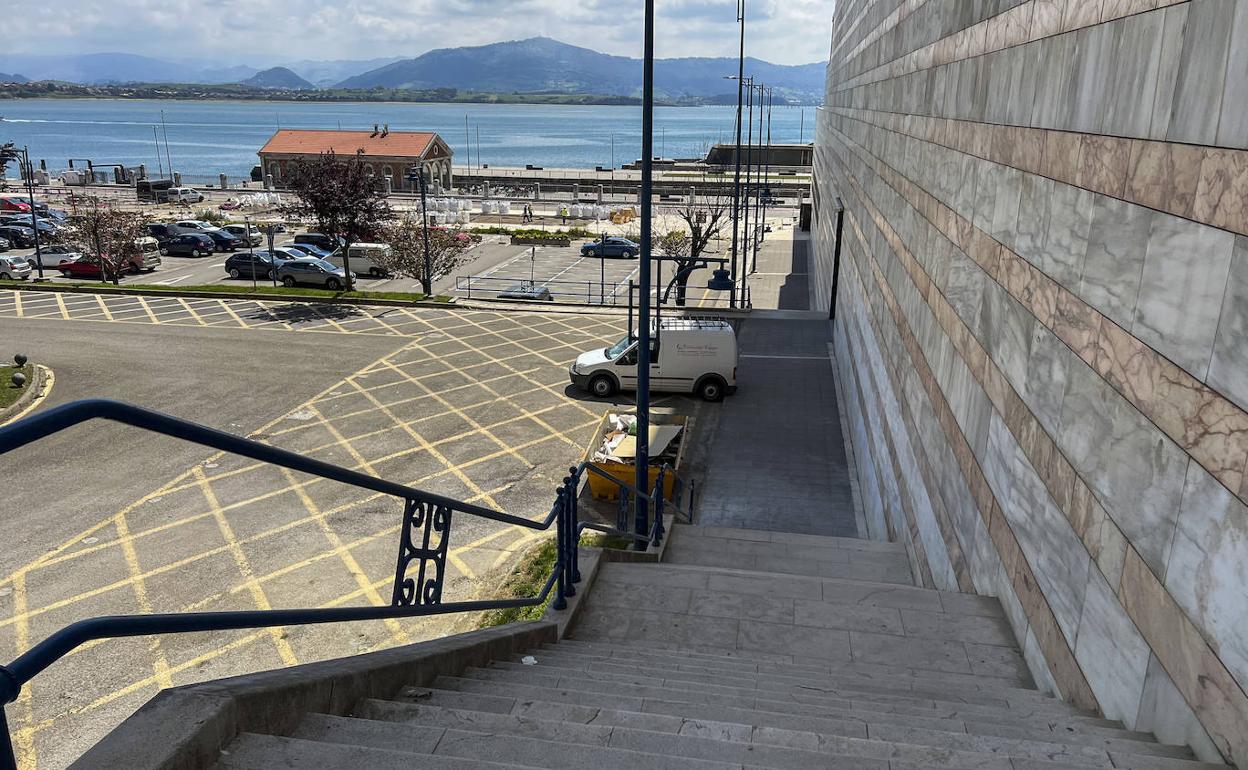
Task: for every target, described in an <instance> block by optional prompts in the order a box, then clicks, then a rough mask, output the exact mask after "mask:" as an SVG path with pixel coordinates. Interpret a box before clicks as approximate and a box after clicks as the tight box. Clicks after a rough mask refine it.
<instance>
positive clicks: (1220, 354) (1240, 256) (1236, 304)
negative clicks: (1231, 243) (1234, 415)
mask: <svg viewBox="0 0 1248 770" xmlns="http://www.w3.org/2000/svg"><path fill="white" fill-rule="evenodd" d="M1245 341H1248V236H1243V235H1241V236H1238V237H1236V238H1235V248H1234V249H1233V251H1232V252H1231V268H1230V278H1229V279H1228V280H1227V283H1226V296H1225V297H1223V298H1222V312H1221V315H1220V316H1219V319H1218V334H1217V337H1216V338H1215V339H1214V343H1213V359H1212V360H1211V361H1210V362H1209V377H1208V379H1207V382H1208V383H1209V385H1210V386H1211V387H1213V388H1214V389H1216V390H1217V391H1219V392H1220V393H1221V394H1222V395H1224V396H1226V397H1227V398H1229V399H1230V400H1231V401H1233V402H1235V403H1236V404H1238V405H1239V407H1240V408H1241V409H1245V410H1248V344H1245Z"/></svg>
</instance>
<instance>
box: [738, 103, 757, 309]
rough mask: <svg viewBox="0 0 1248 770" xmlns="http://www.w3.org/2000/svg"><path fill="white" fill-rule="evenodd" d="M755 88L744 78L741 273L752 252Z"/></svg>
mask: <svg viewBox="0 0 1248 770" xmlns="http://www.w3.org/2000/svg"><path fill="white" fill-rule="evenodd" d="M755 88H757V86H756V85H755V84H754V78H746V84H745V100H746V110H747V118H746V126H747V129H746V138H745V188H744V190H745V199H744V200H743V201H742V210H743V219H744V222H743V224H742V225H741V237H742V239H743V245H744V246H745V249H744V251H743V253H742V255H741V272H742V273H746V272H748V267H749V264H748V262H749V259H748V257H749V256H750V254H752V253H753V251H754V248H753V243H754V237H753V231H752V230H750V205H751V204H750V184H751V181H752V178H753V176H754V174H753V169H754V89H755ZM739 283H740V284H741V287H742V291H743V293H742V295H741V304H743V305H744V304H745V294H744V288H745V280H744V279H741V280H739Z"/></svg>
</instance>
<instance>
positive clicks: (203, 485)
mask: <svg viewBox="0 0 1248 770" xmlns="http://www.w3.org/2000/svg"><path fill="white" fill-rule="evenodd" d="M192 473H194V474H195V480H196V481H198V482H199V483H200V487H199V488H200V489H201V490H203V493H204V500H205V501H206V502H207V503H208V507H209V508H211V509H212V513H213V517H214V518H215V519H216V520H217V529H218V530H220V532H221V537H223V538H225V542H226V545H227V547H228V548H229V551H230V555H231V556H232V557H234V565H235V566H236V567H238V572H239V574H241V575H242V576H243V578H244V579H245V580H246V581H247V586H248V589H249V590H250V593H251V600H252V601H253V602H255V603H256V607H257V608H258V609H262V610H271V609H273V606H272V605H271V604H269V597H267V596H265V594H264V588H262V587H261V586H260V584H259V583H258V582H256V578H255V573H254V572H253V571H252V569H251V563H250V562H249V561H248V559H247V554H245V553H243V549H242V546H240V545H239V544H238V538H237V537H235V536H234V529H233V527H231V526H230V522H229V521H228V520H227V519H226V518H225V514H224V513H222V511H221V504H220V503H219V502H217V495H216V493H215V492H213V491H212V485H211V484H209V483H208V481H207V480H206V479H205V478H204V471H203V469H201V468H200V467H199V466H196V467H195V469H194V471H192ZM282 629H283V627H282V626H278V627H274V628H269V629H266V630H267V631H268V632H269V636H271V637H272V638H273V645H274V646H275V647H277V654H278V655H279V656H280V657H281V659H282V662H283V663H285V664H286V665H288V666H293V665H295V664H297V663H298V662H299V659H298V658H297V657H295V651H294V650H293V649H291V646H290V642H288V641H286V639H285V638H284V634H283V633H282Z"/></svg>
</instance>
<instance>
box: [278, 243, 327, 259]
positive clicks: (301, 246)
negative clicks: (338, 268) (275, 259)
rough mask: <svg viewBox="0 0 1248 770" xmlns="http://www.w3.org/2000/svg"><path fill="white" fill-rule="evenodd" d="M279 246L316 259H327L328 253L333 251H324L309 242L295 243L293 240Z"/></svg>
mask: <svg viewBox="0 0 1248 770" xmlns="http://www.w3.org/2000/svg"><path fill="white" fill-rule="evenodd" d="M281 247H282V248H283V249H290V250H291V251H298V252H300V253H301V254H303V255H304V256H308V257H316V258H317V259H328V258H329V255H330V254H333V253H334V252H332V251H326V250H325V249H322V248H321V247H320V246H313V245H312V244H310V243H295V242H294V241H286V242H285V243H283V244H281Z"/></svg>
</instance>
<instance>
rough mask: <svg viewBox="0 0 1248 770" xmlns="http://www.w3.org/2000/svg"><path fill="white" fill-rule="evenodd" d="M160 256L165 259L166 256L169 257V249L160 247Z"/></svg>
mask: <svg viewBox="0 0 1248 770" xmlns="http://www.w3.org/2000/svg"><path fill="white" fill-rule="evenodd" d="M160 256H162V257H167V256H169V249H166V248H165V247H164V246H161V247H160Z"/></svg>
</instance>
